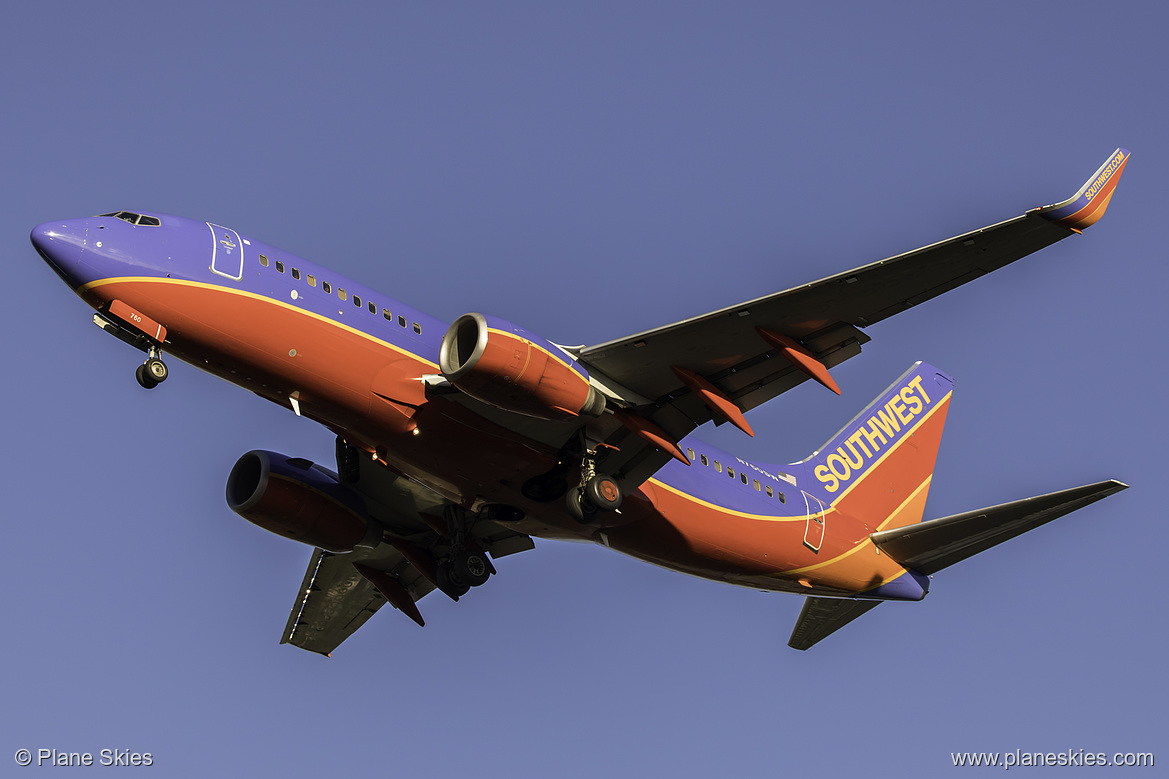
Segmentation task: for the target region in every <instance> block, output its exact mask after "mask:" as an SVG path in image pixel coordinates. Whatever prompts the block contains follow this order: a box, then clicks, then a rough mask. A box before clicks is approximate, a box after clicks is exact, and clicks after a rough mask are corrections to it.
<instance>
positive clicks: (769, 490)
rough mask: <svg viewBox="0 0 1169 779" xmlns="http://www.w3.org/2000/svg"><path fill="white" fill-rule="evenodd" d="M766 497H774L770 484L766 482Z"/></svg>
mask: <svg viewBox="0 0 1169 779" xmlns="http://www.w3.org/2000/svg"><path fill="white" fill-rule="evenodd" d="M767 497H769V498H774V497H775V493H774V492H772V491H771V485H770V484H768V485H767Z"/></svg>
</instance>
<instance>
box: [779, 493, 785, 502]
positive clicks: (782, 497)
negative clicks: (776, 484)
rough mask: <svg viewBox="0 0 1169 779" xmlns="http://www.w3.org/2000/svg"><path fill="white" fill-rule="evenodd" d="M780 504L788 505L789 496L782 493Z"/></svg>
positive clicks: (780, 494)
mask: <svg viewBox="0 0 1169 779" xmlns="http://www.w3.org/2000/svg"><path fill="white" fill-rule="evenodd" d="M779 502H780V503H787V496H786V495H784V494H783V493H782V492H781V493H779Z"/></svg>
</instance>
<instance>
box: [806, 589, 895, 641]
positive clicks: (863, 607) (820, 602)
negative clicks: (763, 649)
mask: <svg viewBox="0 0 1169 779" xmlns="http://www.w3.org/2000/svg"><path fill="white" fill-rule="evenodd" d="M880 605H881V601H879V600H843V599H839V598H808V599H807V600H805V601H804V608H803V610H802V611H801V612H800V618H799V619H798V620H796V626H795V627H794V628H792V635H791V638H789V639H788V641H787V645H788V646H790V647H791V648H792V649H807V648H808V647H810V646H812V645H813V644H815V643H816V642H817V641H819V640H820V639H823V638H827V637H828V636H830V635H832V634H833V633H835V632H836V631H837V630H840V629H841V628H842V627H844V626H845V625H847V624H848V623H849V622H852V621H853V620H854V619H856V618H857V617H859V616H860V615H861V614H864V613H865V612H866V611H868V610H869V609H872V608H875V607H877V606H880Z"/></svg>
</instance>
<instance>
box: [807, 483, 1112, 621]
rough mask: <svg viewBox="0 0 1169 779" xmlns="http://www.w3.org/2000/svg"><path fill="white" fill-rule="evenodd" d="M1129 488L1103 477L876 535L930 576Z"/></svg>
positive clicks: (908, 565) (902, 560) (884, 547)
mask: <svg viewBox="0 0 1169 779" xmlns="http://www.w3.org/2000/svg"><path fill="white" fill-rule="evenodd" d="M1127 488H1128V485H1127V484H1123V483H1122V482H1119V481H1115V480H1112V481H1102V482H1099V483H1098V484H1088V485H1085V486H1083V487H1073V488H1072V489H1070V490H1063V491H1061V492H1053V493H1051V494H1050V495H1040V496H1038V497H1034V498H1026V499H1025V500H1017V501H1015V502H1013V503H1004V504H1002V505H1001V506H993V507H991V508H985V509H979V510H977V511H968V512H966V513H964V514H955V515H954V516H950V517H944V518H942V519H934V520H930V521H929V522H922V523H920V524H917V525H909V526H907V527H900V528H896V529H894V530H883V531H881V532H879V533H873V534H872V535H871V536H870V538H871V539H872V540H873V543H875V544H876V545H877V546H878V547H880V549H881V551H882V552H884V553H885V554H887V555H889V557H891V558H893V559H894V560H896V561H897V562H898V563H900V564H901V565H903V566H905V567H906V568H910V569H912V570H915V571H917V572H919V573H923V574H926V575H927V576H928V575H930V574H933V573H936V572H938V571H940V570H942V569H943V568H948V567H950V566H951V565H953V564H954V563H960V562H962V561H963V560H965V559H966V558H967V557H971V556H973V555H976V554H978V553H979V552H984V551H986V550H987V549H990V548H991V547H992V546H996V545H997V544H1001V543H1002V542H1003V541H1008V540H1010V539H1012V538H1014V537H1015V536H1018V535H1021V534H1023V533H1026V532H1027V531H1028V530H1033V529H1034V528H1037V527H1039V526H1040V525H1043V524H1046V523H1047V522H1050V521H1052V520H1053V519H1058V518H1060V517H1062V516H1063V515H1064V514H1070V513H1071V512H1073V511H1075V510H1076V509H1081V508H1083V507H1084V506H1087V505H1089V504H1091V503H1095V502H1096V501H1098V500H1100V499H1102V498H1106V497H1108V496H1109V495H1112V494H1115V493H1117V492H1120V491H1121V490H1123V489H1127ZM806 610H807V609H805V611H806ZM802 619H803V617H802V616H801V620H802ZM798 627H799V626H798V625H797V629H798ZM833 629H835V628H833ZM829 632H831V631H829Z"/></svg>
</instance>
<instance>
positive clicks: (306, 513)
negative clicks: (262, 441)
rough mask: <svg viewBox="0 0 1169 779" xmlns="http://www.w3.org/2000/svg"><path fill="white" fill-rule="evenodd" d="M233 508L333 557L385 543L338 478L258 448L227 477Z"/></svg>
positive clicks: (322, 469) (229, 503) (376, 527)
mask: <svg viewBox="0 0 1169 779" xmlns="http://www.w3.org/2000/svg"><path fill="white" fill-rule="evenodd" d="M227 506H228V508H230V509H231V510H232V511H234V512H235V513H236V514H239V515H240V516H241V517H243V518H244V519H246V520H247V521H249V522H251V523H252V524H254V525H259V526H260V527H262V528H264V529H265V530H270V531H271V532H273V533H275V534H277V535H281V536H284V537H285V538H291V539H292V540H294V541H300V542H302V543H305V544H309V545H311V546H319V547H320V548H322V549H324V550H326V551H329V552H337V553H340V552H351V551H353V550H354V549H355V548H356V547H358V546H375V545H376V544H377V543H378V542H379V541H380V540H381V529H380V528H379V526H378V524H377V523H376V522H374V521H373V520H371V519H370V518H369V515H368V514H367V513H366V511H365V507H364V506H363V505H361V500H360V499H359V498H358V497H357V496H355V495H353V494H352V493H351V492H349V491H348V490H346V489H345V488H344V487H342V486H341V484H340V482H338V481H337V477H336V476H335V475H334V474H332V473H331V472H329V471H327V470H325V469H324V468H321V467H320V466H318V465H313V464H312V463H311V462H309V461H308V460H305V459H302V458H299V457H285V456H284V455H282V454H278V453H276V452H267V451H264V450H262V449H256V450H254V451H251V452H248V453H247V454H245V455H244V456H243V457H241V458H239V460H238V461H237V462H236V464H235V466H234V467H233V468H232V469H231V475H230V476H228V477H227Z"/></svg>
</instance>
